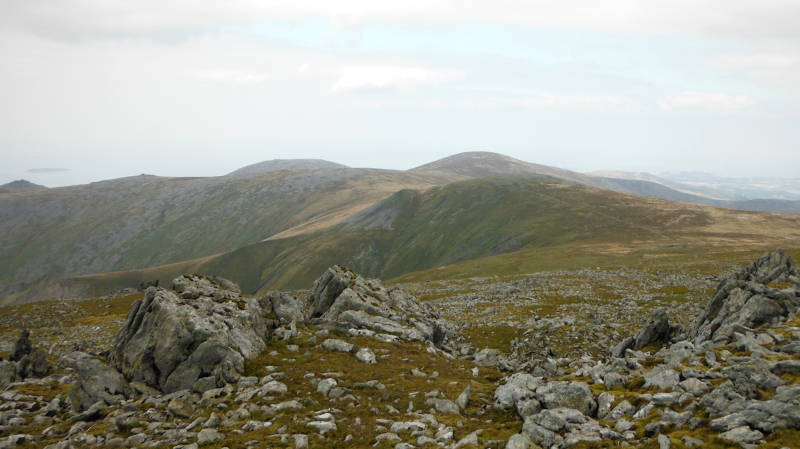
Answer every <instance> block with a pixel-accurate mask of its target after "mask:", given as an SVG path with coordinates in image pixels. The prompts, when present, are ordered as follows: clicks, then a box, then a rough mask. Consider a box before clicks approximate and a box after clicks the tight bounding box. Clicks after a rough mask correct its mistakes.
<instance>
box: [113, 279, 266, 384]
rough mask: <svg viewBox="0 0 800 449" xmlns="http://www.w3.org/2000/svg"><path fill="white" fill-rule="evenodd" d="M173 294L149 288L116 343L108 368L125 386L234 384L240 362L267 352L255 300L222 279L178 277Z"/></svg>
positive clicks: (241, 366) (261, 317)
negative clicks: (202, 381) (207, 379)
mask: <svg viewBox="0 0 800 449" xmlns="http://www.w3.org/2000/svg"><path fill="white" fill-rule="evenodd" d="M172 288H173V289H174V290H164V289H160V288H149V289H148V290H147V292H146V294H145V298H144V299H143V300H139V301H136V302H135V303H134V304H133V305H132V306H131V310H130V312H129V313H128V317H127V319H126V320H125V323H124V324H123V326H122V328H121V329H120V331H119V333H118V334H117V336H116V338H115V341H114V349H113V351H112V353H111V356H110V359H109V361H110V363H111V365H112V366H114V367H115V368H116V369H117V370H119V371H120V372H121V373H122V374H123V375H124V376H125V377H126V378H127V379H128V380H130V381H134V382H141V383H144V384H145V385H148V386H151V387H154V388H157V389H160V390H162V391H163V392H165V393H170V392H174V391H178V390H183V389H191V388H192V386H193V385H194V384H195V383H196V382H197V380H198V379H200V378H202V377H213V378H214V379H215V380H216V381H217V383H218V384H219V385H220V386H221V385H222V384H224V383H226V382H228V383H230V382H234V381H236V380H237V379H238V377H239V374H240V373H241V372H242V371H243V369H244V360H245V359H251V358H255V357H256V356H258V355H259V354H261V352H262V351H264V349H266V343H265V340H266V338H267V332H268V323H267V319H266V318H265V316H264V309H263V308H262V307H261V306H260V305H259V303H258V300H256V299H250V298H242V297H240V296H239V291H240V290H239V288H238V287H237V286H236V285H235V284H233V283H231V282H230V281H226V280H224V279H220V278H206V277H202V276H181V277H179V278H177V279H176V280H175V281H173V283H172Z"/></svg>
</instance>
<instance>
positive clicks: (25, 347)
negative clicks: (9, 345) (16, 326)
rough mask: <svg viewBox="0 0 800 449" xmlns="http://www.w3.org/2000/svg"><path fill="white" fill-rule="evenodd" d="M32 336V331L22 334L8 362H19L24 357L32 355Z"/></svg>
mask: <svg viewBox="0 0 800 449" xmlns="http://www.w3.org/2000/svg"><path fill="white" fill-rule="evenodd" d="M30 336H31V331H29V330H28V329H25V330H23V331H22V332H21V333H20V336H19V339H17V341H16V343H14V349H12V350H11V355H10V356H9V357H8V360H11V361H12V362H19V361H20V360H22V358H23V357H25V356H26V355H28V354H30V353H31V348H32V344H31V338H30Z"/></svg>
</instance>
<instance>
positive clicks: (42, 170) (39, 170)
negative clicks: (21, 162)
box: [25, 168, 70, 173]
mask: <svg viewBox="0 0 800 449" xmlns="http://www.w3.org/2000/svg"><path fill="white" fill-rule="evenodd" d="M62 171H70V170H69V169H68V168H31V169H29V170H25V173H57V172H62Z"/></svg>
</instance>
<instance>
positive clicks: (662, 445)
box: [658, 435, 672, 449]
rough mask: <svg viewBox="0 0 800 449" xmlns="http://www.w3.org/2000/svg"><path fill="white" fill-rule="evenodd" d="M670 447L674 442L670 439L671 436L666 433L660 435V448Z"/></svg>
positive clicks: (667, 448) (666, 448)
mask: <svg viewBox="0 0 800 449" xmlns="http://www.w3.org/2000/svg"><path fill="white" fill-rule="evenodd" d="M670 447H672V442H671V441H669V437H668V436H666V435H659V436H658V449H669V448H670Z"/></svg>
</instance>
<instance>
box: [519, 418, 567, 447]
mask: <svg viewBox="0 0 800 449" xmlns="http://www.w3.org/2000/svg"><path fill="white" fill-rule="evenodd" d="M521 433H523V434H525V435H526V436H527V437H528V438H529V439H530V440H531V441H533V443H534V444H537V445H539V446H542V447H544V448H551V447H553V446H556V445H559V446H560V445H562V444H563V443H564V438H563V437H562V436H561V435H559V434H558V433H556V432H553V431H552V430H549V429H546V428H544V427H542V426H540V425H539V424H536V423H535V422H534V421H533V419H532V417H531V418H529V419H526V420H525V423H524V424H523V425H522V432H521Z"/></svg>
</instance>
